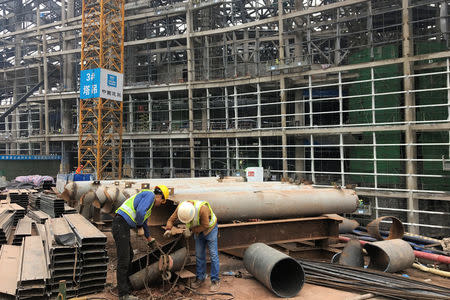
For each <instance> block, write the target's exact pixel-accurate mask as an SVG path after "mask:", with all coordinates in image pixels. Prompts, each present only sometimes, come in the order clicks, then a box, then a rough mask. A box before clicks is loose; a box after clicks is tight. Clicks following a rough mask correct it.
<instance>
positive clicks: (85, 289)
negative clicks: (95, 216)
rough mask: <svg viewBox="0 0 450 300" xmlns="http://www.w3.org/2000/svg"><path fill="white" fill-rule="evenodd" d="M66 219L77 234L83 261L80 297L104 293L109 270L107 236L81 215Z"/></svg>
mask: <svg viewBox="0 0 450 300" xmlns="http://www.w3.org/2000/svg"><path fill="white" fill-rule="evenodd" d="M64 218H65V219H66V220H67V222H68V223H69V225H70V227H71V228H72V230H73V232H74V233H75V236H76V239H77V242H78V250H79V256H80V257H79V258H81V261H82V262H81V274H80V282H79V287H78V296H82V295H87V294H91V293H96V292H100V291H102V290H103V289H104V287H105V283H106V273H107V269H108V268H107V267H108V255H107V252H106V236H105V235H104V234H103V233H102V232H101V231H100V230H98V229H97V228H96V227H95V226H94V225H92V224H91V222H89V221H88V220H86V219H85V218H84V217H83V216H81V215H80V214H69V215H64Z"/></svg>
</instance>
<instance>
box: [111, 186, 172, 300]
mask: <svg viewBox="0 0 450 300" xmlns="http://www.w3.org/2000/svg"><path fill="white" fill-rule="evenodd" d="M168 198H169V189H168V188H167V186H165V185H158V186H156V187H155V188H154V190H153V191H151V190H142V191H140V192H139V193H137V194H136V195H134V196H132V197H130V198H128V199H127V200H125V202H124V203H122V205H121V206H120V207H119V208H118V209H117V210H116V215H115V217H114V220H113V223H112V234H113V237H114V241H115V242H116V248H117V288H118V290H119V300H135V299H138V298H137V297H135V296H131V295H130V286H129V282H128V276H129V275H130V274H129V271H130V269H131V268H130V267H131V261H132V260H133V248H132V247H131V243H130V228H140V227H142V228H143V229H144V235H145V238H146V239H147V241H148V244H149V246H150V247H154V246H155V244H156V241H155V239H154V238H152V237H151V236H150V232H149V230H148V225H147V219H148V218H149V217H150V215H151V213H152V208H153V206H160V205H161V204H164V203H166V200H167V199H168Z"/></svg>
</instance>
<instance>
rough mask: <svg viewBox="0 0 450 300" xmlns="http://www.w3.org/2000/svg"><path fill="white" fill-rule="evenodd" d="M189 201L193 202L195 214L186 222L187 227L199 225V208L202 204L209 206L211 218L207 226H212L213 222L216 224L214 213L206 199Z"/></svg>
mask: <svg viewBox="0 0 450 300" xmlns="http://www.w3.org/2000/svg"><path fill="white" fill-rule="evenodd" d="M189 201H190V202H194V208H195V215H194V219H192V221H191V222H189V223H187V224H186V227H187V228H191V227H195V226H199V225H200V208H201V207H202V206H203V205H206V206H208V208H209V212H210V213H211V218H210V220H209V226H208V228H211V227H213V226H214V224H216V221H217V217H216V215H215V214H214V213H213V211H212V209H211V205H209V203H208V202H206V201H199V200H189Z"/></svg>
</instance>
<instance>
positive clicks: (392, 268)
mask: <svg viewBox="0 0 450 300" xmlns="http://www.w3.org/2000/svg"><path fill="white" fill-rule="evenodd" d="M364 249H366V250H367V253H368V255H369V257H370V263H369V268H373V269H377V270H380V271H384V272H390V273H393V272H397V271H401V270H404V269H407V268H409V267H411V266H412V264H413V263H414V260H415V256H414V250H413V249H412V248H411V245H409V243H408V242H405V241H403V240H400V239H394V240H386V241H379V242H373V243H367V244H365V245H364Z"/></svg>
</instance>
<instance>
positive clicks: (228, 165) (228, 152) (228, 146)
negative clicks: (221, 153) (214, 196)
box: [225, 138, 231, 176]
mask: <svg viewBox="0 0 450 300" xmlns="http://www.w3.org/2000/svg"><path fill="white" fill-rule="evenodd" d="M225 140H226V143H227V147H226V148H227V149H226V150H227V176H230V175H231V174H230V169H231V162H230V141H229V139H228V138H225Z"/></svg>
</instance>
